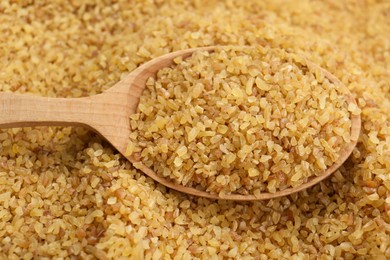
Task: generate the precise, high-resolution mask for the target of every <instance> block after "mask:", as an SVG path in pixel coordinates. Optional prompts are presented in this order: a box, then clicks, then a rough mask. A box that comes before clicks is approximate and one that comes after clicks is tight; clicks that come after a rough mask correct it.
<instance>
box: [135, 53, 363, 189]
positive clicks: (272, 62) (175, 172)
mask: <svg viewBox="0 0 390 260" xmlns="http://www.w3.org/2000/svg"><path fill="white" fill-rule="evenodd" d="M175 63H176V64H174V65H172V66H171V67H168V68H163V69H161V70H160V71H159V72H158V73H157V78H156V79H154V78H150V79H149V81H148V82H147V88H146V90H145V91H144V92H143V94H142V96H141V99H140V103H139V105H138V109H137V113H136V114H134V115H132V116H131V117H130V118H131V120H130V125H131V129H132V133H131V136H130V138H131V143H130V146H131V147H132V153H133V154H135V153H137V154H139V155H140V157H141V160H142V162H143V163H144V164H145V165H146V166H148V167H150V168H151V169H153V170H154V171H155V172H157V174H159V175H160V176H162V177H164V178H170V179H171V180H172V181H174V182H176V183H178V184H181V185H184V186H188V187H194V188H196V189H198V190H204V191H207V192H211V193H214V194H215V193H217V194H219V195H220V196H221V197H222V196H223V195H225V194H230V193H239V194H255V195H256V194H261V193H262V192H264V191H266V192H270V193H274V192H276V191H279V190H283V189H286V188H291V187H297V186H299V185H301V184H303V183H304V182H306V181H307V180H308V179H309V178H310V177H312V176H316V175H317V176H318V175H321V174H323V173H325V170H326V169H327V168H328V167H329V166H331V165H332V164H334V163H335V162H337V160H338V159H339V156H340V154H339V153H340V151H341V150H342V148H343V147H345V146H346V145H348V144H349V143H350V141H351V136H350V130H351V119H350V118H351V113H350V112H349V110H351V111H355V110H356V109H358V108H357V107H356V105H355V106H354V107H352V106H351V105H353V103H351V104H349V105H348V103H347V94H348V91H347V89H346V88H345V87H344V86H342V85H340V84H337V83H334V82H332V81H331V80H330V79H328V78H326V77H325V75H324V72H323V70H322V69H321V68H319V67H310V66H308V65H307V64H306V61H305V59H304V58H303V57H301V56H299V55H295V54H292V53H288V52H286V51H285V50H283V49H280V48H279V49H277V48H270V47H262V46H258V47H217V48H216V50H214V51H213V52H211V53H209V52H208V51H197V52H195V53H193V55H192V56H191V57H189V58H187V59H185V60H183V59H182V58H181V57H179V58H177V59H176V60H175ZM140 121H142V122H140Z"/></svg>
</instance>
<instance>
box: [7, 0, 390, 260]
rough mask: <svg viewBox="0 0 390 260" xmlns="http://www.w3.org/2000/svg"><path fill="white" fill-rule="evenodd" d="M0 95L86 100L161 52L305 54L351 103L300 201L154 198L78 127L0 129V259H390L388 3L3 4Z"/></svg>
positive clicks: (156, 191) (153, 191) (149, 186)
mask: <svg viewBox="0 0 390 260" xmlns="http://www.w3.org/2000/svg"><path fill="white" fill-rule="evenodd" d="M0 14H1V15H0V36H1V37H0V90H1V91H12V92H20V93H24V92H28V93H34V94H38V95H44V96H61V97H76V96H86V95H92V94H95V93H100V92H101V91H103V90H104V89H106V88H108V87H109V86H111V85H112V84H113V83H114V82H117V81H118V80H119V79H120V78H121V76H122V75H125V74H126V73H128V72H129V71H132V70H133V69H134V68H136V67H137V66H139V65H140V64H142V63H144V62H146V61H148V60H150V59H152V58H154V57H157V56H159V55H161V54H164V53H167V52H170V51H172V50H178V49H184V48H188V47H197V46H207V45H261V46H270V47H274V48H283V49H287V50H291V51H292V52H295V53H298V54H300V55H305V56H306V57H307V58H308V59H309V60H311V61H313V62H315V63H317V64H319V65H320V66H322V67H324V68H325V69H327V70H329V71H330V72H331V73H333V74H334V75H336V76H337V77H338V78H339V79H340V80H341V81H342V82H343V83H344V84H345V85H346V86H347V87H348V88H349V89H350V90H351V91H352V93H353V95H354V96H355V98H356V100H357V102H358V105H359V107H360V108H361V109H362V114H361V116H362V132H361V135H360V138H359V142H358V145H357V147H356V149H355V150H354V152H353V154H352V156H351V157H350V158H349V160H348V161H347V162H346V163H345V164H344V165H343V167H341V168H340V169H339V171H337V172H336V173H334V174H333V175H332V176H331V177H330V178H329V179H327V180H325V181H323V182H321V183H319V184H317V185H315V186H314V187H312V188H310V189H308V190H306V191H302V192H300V193H298V194H295V195H291V196H287V197H283V198H278V199H273V200H269V201H264V202H251V203H234V202H227V201H223V200H220V201H214V200H207V199H202V198H194V197H190V196H186V195H183V194H179V193H177V192H174V191H170V190H166V189H165V188H164V187H162V186H160V185H158V184H156V183H154V182H153V181H152V180H151V179H149V178H147V177H145V176H144V175H143V174H142V173H140V172H138V171H137V170H135V169H134V168H132V166H131V165H130V164H129V163H127V162H126V161H125V160H124V159H123V158H122V157H120V156H119V155H118V152H116V151H114V150H113V149H112V148H110V146H109V145H108V144H106V143H104V142H103V141H102V140H101V139H99V138H98V137H96V136H94V135H93V134H92V133H90V132H87V131H86V130H84V129H79V128H43V127H42V128H24V129H8V130H1V131H0V182H1V185H0V248H1V250H0V254H1V255H0V258H3V259H19V258H21V257H24V258H25V259H31V258H34V257H35V258H41V259H42V258H45V257H46V258H50V257H51V258H54V257H57V258H60V257H63V258H65V259H75V258H77V257H79V258H83V259H96V258H98V259H119V258H120V257H127V258H130V257H133V259H142V258H144V259H153V258H154V259H159V258H162V259H223V258H230V259H254V258H255V259H291V258H293V257H295V258H298V257H301V258H302V259H317V258H319V259H332V258H336V259H337V258H338V259H341V258H343V259H355V258H357V259H364V258H367V259H389V258H390V213H389V212H390V199H389V197H390V177H389V172H390V154H389V153H390V152H389V151H390V137H389V136H390V123H389V122H390V102H389V99H390V86H389V82H390V45H389V39H390V24H389V22H388V21H389V19H390V17H389V16H390V3H389V2H388V1H374V0H365V1H364V0H363V1H335V0H326V1H306V0H303V1H293V0H287V1H286V0H283V1H282V0H276V1H274V0H273V1H271V0H269V1H257V0H247V1H228V0H226V1H219V0H218V1H217V0H207V1H206V0H194V1H179V0H168V1H157V0H156V1H144V0H142V1H141V0H139V1H100V0H98V1H87V0H85V1H67V2H65V1H34V2H33V1H7V0H4V1H1V2H0Z"/></svg>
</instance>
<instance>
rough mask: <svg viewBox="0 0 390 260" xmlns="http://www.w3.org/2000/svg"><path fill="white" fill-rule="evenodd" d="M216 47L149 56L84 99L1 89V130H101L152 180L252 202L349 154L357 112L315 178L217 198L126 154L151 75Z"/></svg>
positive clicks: (355, 132)
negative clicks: (346, 138) (345, 139)
mask: <svg viewBox="0 0 390 260" xmlns="http://www.w3.org/2000/svg"><path fill="white" fill-rule="evenodd" d="M215 48H216V47H202V48H194V49H187V50H181V51H177V52H172V53H169V54H166V55H163V56H161V57H158V58H156V59H153V60H151V61H149V62H147V63H145V64H143V65H142V66H140V67H138V68H137V69H135V70H134V71H133V72H131V73H130V74H129V75H128V76H126V77H125V78H124V79H122V80H121V81H119V82H118V83H116V84H115V85H114V86H113V87H111V88H110V89H108V90H107V91H104V92H103V93H101V94H98V95H95V96H90V97H83V98H48V97H38V96H33V95H27V94H23V95H21V94H13V93H5V92H1V93H0V128H12V127H26V126H83V127H87V128H89V129H91V130H93V131H94V132H96V133H98V134H100V135H101V136H102V137H104V138H105V139H106V140H107V141H108V142H109V143H111V144H112V145H113V146H114V147H115V148H116V149H117V150H118V151H119V152H120V153H121V154H122V155H123V156H125V157H126V158H127V159H128V160H129V161H130V162H132V163H133V165H134V166H135V167H136V168H138V169H139V170H141V171H142V172H144V173H145V174H146V175H148V176H149V177H151V178H152V179H154V180H155V181H157V182H159V183H161V184H163V185H165V186H167V187H168V188H171V189H174V190H177V191H180V192H183V193H187V194H191V195H194V196H200V197H205V198H210V199H227V200H236V201H254V200H265V199H272V198H276V197H280V196H285V195H289V194H292V193H295V192H298V191H301V190H304V189H306V188H309V187H311V186H313V185H314V184H316V183H318V182H320V181H322V180H324V179H325V178H327V177H328V176H329V175H331V174H332V173H333V172H334V171H336V170H337V169H338V168H339V167H340V166H341V165H342V164H343V163H344V161H345V160H346V159H347V158H348V157H349V155H350V154H351V153H352V151H353V149H354V147H355V146H356V143H357V139H358V136H359V134H360V127H361V118H360V115H351V121H352V124H351V133H350V134H351V142H350V143H349V144H347V145H345V146H344V147H343V149H342V150H341V151H340V157H339V159H338V160H337V162H335V163H334V164H333V165H332V166H330V167H329V168H327V169H326V171H325V173H323V174H321V175H319V176H313V177H311V178H309V179H308V181H307V182H305V183H304V184H302V185H300V186H298V187H294V188H288V189H285V190H281V191H277V192H275V193H267V192H264V193H262V194H261V195H260V196H254V195H241V194H229V195H225V196H224V197H219V196H218V194H211V193H208V192H206V191H201V190H197V189H195V188H190V187H185V186H182V185H180V184H175V183H173V182H172V181H170V180H169V179H166V178H163V177H160V176H159V175H157V174H156V173H155V172H154V171H153V170H152V169H150V168H148V167H146V166H145V165H144V164H143V163H142V162H140V161H139V158H134V157H133V156H126V148H127V144H128V141H129V136H130V133H131V129H130V123H129V120H130V119H129V117H130V115H132V114H134V113H135V112H136V110H137V106H138V103H139V99H140V97H141V95H142V92H143V90H144V88H145V86H146V81H147V79H148V78H149V77H154V76H155V75H156V73H157V71H159V70H160V69H162V68H164V67H168V66H171V65H172V64H173V60H174V59H175V58H176V57H180V56H181V57H183V59H185V58H187V57H189V56H191V54H192V53H193V52H195V51H210V52H212V51H213V50H214V49H215ZM307 65H308V66H309V67H316V68H319V69H321V70H322V71H323V73H324V75H325V77H326V78H328V80H329V81H330V82H333V83H335V84H338V85H339V86H342V87H344V88H346V87H345V86H344V85H343V84H342V83H341V82H340V81H339V80H338V79H337V77H335V76H334V75H332V74H331V73H330V72H328V71H326V70H325V69H323V68H321V67H319V66H318V65H316V64H313V63H311V62H307ZM348 93H349V94H348V95H347V102H348V103H355V104H356V102H355V100H354V98H353V97H352V94H351V93H350V92H348Z"/></svg>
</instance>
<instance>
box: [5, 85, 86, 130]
mask: <svg viewBox="0 0 390 260" xmlns="http://www.w3.org/2000/svg"><path fill="white" fill-rule="evenodd" d="M91 112H92V102H91V100H90V99H89V98H77V99H76V98H49V97H39V96H33V95H28V94H23V95H22V94H13V93H4V92H1V93H0V127H1V128H12V127H26V126H50V125H52V126H54V125H55V126H85V125H87V124H88V121H86V118H88V117H89V116H90V114H91Z"/></svg>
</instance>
